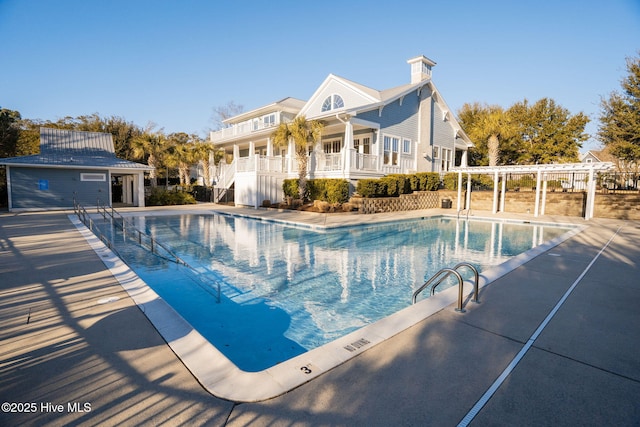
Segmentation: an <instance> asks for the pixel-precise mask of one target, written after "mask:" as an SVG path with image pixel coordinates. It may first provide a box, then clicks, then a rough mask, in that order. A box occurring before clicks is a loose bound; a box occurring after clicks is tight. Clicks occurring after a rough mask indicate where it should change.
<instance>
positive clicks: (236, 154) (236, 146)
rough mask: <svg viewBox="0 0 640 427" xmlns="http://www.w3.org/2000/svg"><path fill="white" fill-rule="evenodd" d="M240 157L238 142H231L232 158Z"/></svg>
mask: <svg viewBox="0 0 640 427" xmlns="http://www.w3.org/2000/svg"><path fill="white" fill-rule="evenodd" d="M239 158H240V147H238V144H233V160H236V161H237V160H238V159H239Z"/></svg>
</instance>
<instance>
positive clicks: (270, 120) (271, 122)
mask: <svg viewBox="0 0 640 427" xmlns="http://www.w3.org/2000/svg"><path fill="white" fill-rule="evenodd" d="M263 122H264V127H266V128H267V127H271V126H275V124H276V115H275V114H269V115H268V116H264V119H263Z"/></svg>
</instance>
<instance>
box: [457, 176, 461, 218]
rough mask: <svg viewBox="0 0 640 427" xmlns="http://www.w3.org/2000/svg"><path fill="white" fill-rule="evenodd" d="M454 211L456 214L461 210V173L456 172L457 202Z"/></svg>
mask: <svg viewBox="0 0 640 427" xmlns="http://www.w3.org/2000/svg"><path fill="white" fill-rule="evenodd" d="M456 210H457V211H458V212H460V211H461V210H462V172H458V202H457V206H456Z"/></svg>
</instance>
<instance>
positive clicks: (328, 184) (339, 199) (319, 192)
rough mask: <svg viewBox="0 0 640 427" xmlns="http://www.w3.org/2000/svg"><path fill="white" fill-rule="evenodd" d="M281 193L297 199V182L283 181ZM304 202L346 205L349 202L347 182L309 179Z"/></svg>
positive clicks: (344, 180) (342, 180) (343, 180)
mask: <svg viewBox="0 0 640 427" xmlns="http://www.w3.org/2000/svg"><path fill="white" fill-rule="evenodd" d="M282 191H283V192H284V195H285V196H286V197H291V198H294V199H297V198H298V197H299V194H298V180H297V179H285V180H284V181H283V183H282ZM305 199H306V200H322V201H325V202H329V203H346V202H347V201H348V200H349V181H347V180H346V179H330V178H321V179H309V180H307V191H306V194H305Z"/></svg>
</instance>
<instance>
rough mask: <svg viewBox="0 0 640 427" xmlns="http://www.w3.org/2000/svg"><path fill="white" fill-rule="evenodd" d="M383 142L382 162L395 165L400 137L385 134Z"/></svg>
mask: <svg viewBox="0 0 640 427" xmlns="http://www.w3.org/2000/svg"><path fill="white" fill-rule="evenodd" d="M383 143H384V164H385V165H397V164H398V153H399V151H398V150H399V148H400V138H397V137H395V136H385V137H384V138H383Z"/></svg>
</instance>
